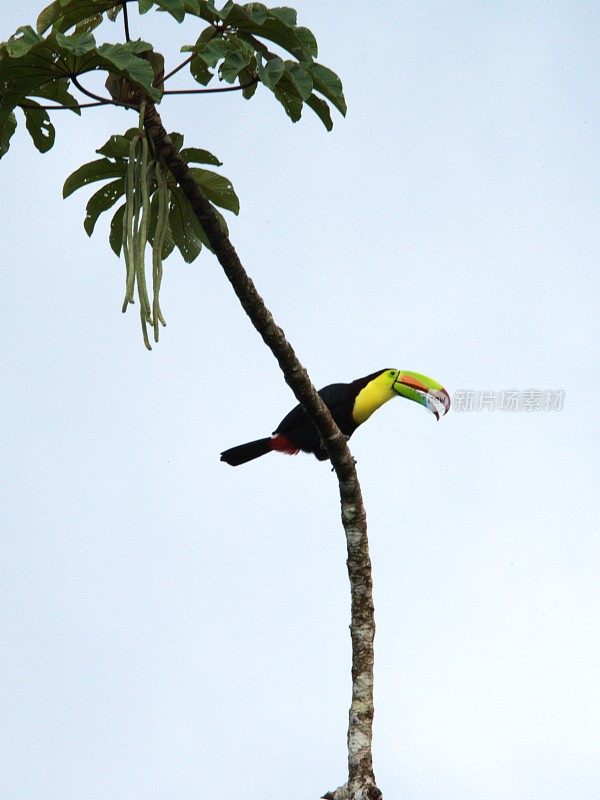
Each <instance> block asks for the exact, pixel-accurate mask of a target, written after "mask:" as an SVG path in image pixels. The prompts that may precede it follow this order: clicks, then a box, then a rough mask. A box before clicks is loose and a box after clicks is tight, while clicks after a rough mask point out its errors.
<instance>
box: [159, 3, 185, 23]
mask: <svg viewBox="0 0 600 800" xmlns="http://www.w3.org/2000/svg"><path fill="white" fill-rule="evenodd" d="M155 1H156V5H157V6H159V8H162V10H163V11H168V13H169V14H170V15H171V16H172V17H174V18H175V19H176V20H177V22H183V20H184V18H185V4H184V2H183V0H155Z"/></svg>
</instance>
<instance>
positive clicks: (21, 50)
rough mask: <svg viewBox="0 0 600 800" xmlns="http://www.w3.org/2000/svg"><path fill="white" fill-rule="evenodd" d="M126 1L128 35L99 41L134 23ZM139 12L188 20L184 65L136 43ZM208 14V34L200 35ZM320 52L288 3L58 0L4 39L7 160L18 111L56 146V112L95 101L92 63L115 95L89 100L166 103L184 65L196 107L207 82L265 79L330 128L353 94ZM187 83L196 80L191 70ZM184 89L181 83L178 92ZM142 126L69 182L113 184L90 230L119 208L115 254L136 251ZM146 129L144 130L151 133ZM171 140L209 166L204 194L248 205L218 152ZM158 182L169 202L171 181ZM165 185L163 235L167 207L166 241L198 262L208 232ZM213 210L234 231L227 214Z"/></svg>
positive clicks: (0, 54) (152, 191) (90, 206)
mask: <svg viewBox="0 0 600 800" xmlns="http://www.w3.org/2000/svg"><path fill="white" fill-rule="evenodd" d="M125 4H126V5H127V10H128V15H127V19H128V24H127V25H124V26H123V28H124V30H125V31H126V32H127V36H123V38H126V39H127V40H126V41H122V42H112V43H102V44H100V43H98V42H97V41H96V34H97V33H98V31H97V29H98V27H99V26H100V25H101V23H103V22H104V21H105V20H107V21H110V22H113V23H115V22H120V21H121V20H123V21H125V14H124V7H125ZM134 9H135V10H137V12H138V13H139V14H145V13H147V12H148V11H150V10H154V11H158V12H162V13H163V14H164V16H165V20H167V19H168V18H169V17H170V18H172V19H173V20H176V21H177V22H179V23H181V22H183V21H184V20H186V18H187V19H190V18H191V19H190V21H192V22H194V23H195V24H194V25H193V27H194V29H195V31H196V33H195V34H194V35H195V37H196V38H195V40H194V41H192V42H190V43H188V44H184V45H183V46H182V47H181V52H182V53H183V55H182V56H180V59H181V63H180V64H178V65H177V66H175V67H171V69H170V71H169V70H168V68H166V67H165V59H164V56H163V54H161V53H158V52H155V51H154V49H153V46H152V44H151V43H149V42H145V41H142V40H140V39H137V40H130V35H129V31H130V30H133V25H132V23H133V20H134V17H133V16H132V14H131V13H130V12H131V11H133V10H134ZM199 22H200V23H201V26H200V31H201V32H200V34H199V35H197V30H198V23H199ZM115 29H116V28H115ZM119 29H120V26H119ZM102 30H104V28H103V29H102ZM317 55H318V47H317V42H316V39H315V37H314V35H313V34H312V32H311V31H310V30H309V29H308V28H306V27H303V26H301V25H298V21H297V16H296V12H295V10H294V9H292V8H288V7H285V6H280V7H275V8H268V7H267V6H266V5H264V4H262V3H245V4H239V3H234V2H232V0H228V1H227V2H225V4H224V5H223V6H222V7H221V8H217V6H216V5H215V0H119V2H115V0H54V1H53V2H51V3H50V4H49V5H48V6H46V7H45V8H43V10H42V11H41V12H40V14H39V16H38V19H37V23H36V28H35V30H34V28H32V27H30V26H23V27H20V28H18V30H17V31H16V33H14V34H13V35H12V36H11V37H10V38H9V39H8V40H7V41H6V42H0V158H2V157H3V156H4V155H6V153H7V152H8V150H9V147H10V142H11V139H12V136H13V135H14V134H15V132H16V130H17V124H18V122H19V119H20V115H21V114H22V115H23V117H24V121H25V126H26V129H27V131H28V133H29V135H30V136H31V139H32V141H33V144H34V145H35V147H36V148H37V149H38V150H39V151H40V152H42V153H45V152H47V151H48V150H50V149H51V148H52V146H53V145H54V140H55V129H54V126H53V124H52V122H51V119H50V113H52V109H53V108H60V109H61V110H62V109H66V110H71V111H72V112H73V113H75V114H81V110H82V108H83V107H84V104H85V103H87V104H90V103H89V99H90V98H89V97H87V96H85V97H84V98H83V101H82V100H81V97H80V94H81V93H83V95H87V94H89V92H88V90H87V89H86V88H85V77H84V76H85V75H86V74H88V73H92V72H93V73H98V72H100V73H104V74H105V75H106V87H107V93H106V95H105V96H104V98H99V99H98V98H96V95H94V94H92V98H96V99H97V100H98V102H93V103H91V105H98V104H102V103H107V104H108V103H117V104H119V103H120V104H121V105H124V106H125V107H128V108H132V109H133V110H135V111H136V112H137V111H138V110H139V106H140V104H142V101H144V103H147V102H149V103H154V104H158V103H160V102H161V100H163V99H164V98H165V96H167V95H168V94H169V92H171V91H173V90H172V89H171V82H170V81H171V79H172V78H173V76H177V77H176V80H178V81H179V79H180V78H181V77H182V76H184V74H185V73H184V70H183V68H184V67H186V68H187V73H188V75H189V76H190V77H191V79H192V86H191V88H184V90H183V91H184V92H189V93H190V101H189V102H190V106H191V107H192V106H195V105H196V104H200V103H201V102H202V99H201V94H202V92H204V91H219V90H221V91H223V90H229V89H234V88H237V89H239V90H240V94H242V96H243V97H244V98H246V99H247V100H250V99H251V98H252V97H253V96H254V94H255V93H256V91H257V89H258V88H259V87H260V86H263V87H265V88H266V89H267V90H269V91H270V92H271V93H272V94H273V96H274V97H275V99H276V100H277V101H278V103H279V104H280V105H281V107H282V108H283V109H284V110H285V113H286V114H287V116H288V117H289V118H290V119H291V120H292V121H293V122H297V121H298V120H299V119H300V117H301V115H302V111H303V109H304V105H305V104H306V105H307V106H308V107H309V108H310V109H311V110H312V111H313V112H314V113H315V114H316V115H317V116H318V118H319V119H320V120H321V122H322V123H323V124H324V125H325V127H326V128H327V130H331V128H332V126H333V121H332V117H331V107H332V106H333V107H334V108H336V109H337V110H338V111H339V112H340V113H341V114H343V115H344V114H345V113H346V102H345V99H344V94H343V90H342V84H341V81H340V79H339V78H338V76H337V75H336V74H335V73H334V72H333V71H332V70H330V69H329V68H328V67H325V66H324V65H322V64H320V63H319V62H318V61H317V60H316V59H317ZM187 82H188V85H189V83H190V80H189V78H188V81H187ZM217 82H218V84H217ZM209 84H212V85H211V87H210V88H208V86H209ZM215 84H217V86H216V87H215ZM198 85H199V86H200V87H202V88H198ZM181 91H182V90H181V89H180V88H179V86H178V87H177V93H180V92H181ZM78 93H79V94H78ZM80 104H81V105H80ZM137 131H138V129H135V128H132V129H130V130H128V131H126V132H125V133H124V134H118V135H115V136H112V137H111V138H110V139H109V141H108V142H106V144H105V145H104V146H103V147H101V148H100V149H99V150H98V151H97V152H98V154H99V155H100V156H102V158H100V159H96V160H94V161H91V162H90V163H88V164H84V165H83V166H81V167H79V168H78V169H77V170H75V172H73V174H72V175H70V176H69V178H67V181H66V182H65V185H64V191H63V194H64V196H65V197H67V196H68V195H69V194H71V193H72V192H73V191H75V190H76V189H78V188H81V187H83V186H86V185H88V184H91V183H94V182H99V181H103V182H104V181H106V183H105V185H104V186H102V187H101V188H100V189H98V190H97V191H95V192H94V194H93V195H92V197H91V198H90V199H89V201H88V203H87V208H86V217H85V221H84V226H85V230H86V232H87V233H88V235H91V233H92V232H93V230H94V227H95V225H96V222H97V220H98V218H99V216H100V215H101V214H102V213H104V212H107V211H109V210H111V209H113V208H114V206H115V205H116V206H117V208H116V211H115V212H114V213H113V216H112V221H111V225H110V235H109V241H110V245H111V247H112V249H113V250H114V252H115V253H117V255H118V254H119V253H120V252H121V251H122V250H125V251H126V250H127V248H126V247H125V248H124V246H123V245H124V242H123V237H124V217H126V215H125V209H126V205H127V196H128V195H127V187H128V185H129V184H128V183H127V179H126V176H127V175H128V168H129V166H130V165H129V160H130V149H129V146H130V144H131V143H132V141H133V138H134V137H135V136H136V135H137V133H136V132H137ZM140 135H142V137H143V132H142V134H140ZM171 137H172V140H173V142H174V144H175V147H176V148H177V149H178V150H180V151H181V156H182V157H183V159H184V160H186V161H187V162H188V164H192V165H197V164H200V165H201V166H192V167H191V171H192V174H193V176H194V178H195V179H196V181H197V182H198V183H199V184H200V186H201V188H202V190H203V192H204V194H205V195H206V197H207V199H208V200H209V201H210V202H211V203H212V204H213V205H214V206H219V207H220V208H222V209H225V210H228V211H232V212H233V213H235V214H237V213H238V211H239V202H238V198H237V196H236V194H235V191H234V190H233V186H232V185H231V183H230V181H229V180H228V179H227V178H225V177H223V176H222V175H219V174H218V173H216V172H214V171H212V170H208V169H206V165H209V166H210V165H212V166H221V163H220V161H219V160H218V159H217V158H216V157H215V156H213V155H212V154H211V153H208V152H207V151H206V150H203V149H201V148H198V147H187V148H183V149H182V147H183V136H182V135H181V134H178V133H174V134H171ZM156 174H158V173H157V172H156V165H155V168H154V173H152V172H151V171H149V172H148V176H149V177H148V183H147V186H146V187H145V188H147V189H148V192H149V197H150V207H149V222H148V230H147V233H148V239H147V241H149V242H150V243H151V244H153V242H154V238H155V233H156V228H157V217H158V205H159V203H158V195H159V192H157V185H156V179H155V178H152V175H156ZM161 175H162V172H161ZM161 180H162V178H161ZM153 181H154V182H153ZM161 186H162V187H163V190H162V194H161V195H160V196H161V197H163V200H164V197H165V196H166V195H165V194H164V183H163V184H161ZM166 186H167V191H168V198H169V199H168V222H167V223H166V234H165V221H164V220H165V216H164V205H163V206H162V208H163V212H161V216H160V220H161V221H160V226H159V227H160V235H159V236H158V237H157V241H158V242H159V245H158V248H157V250H160V251H161V256H162V258H166V257H168V256H169V255H170V254H171V253H172V252H173V251H174V250H175V248H177V249H178V250H179V252H180V253H181V255H182V256H183V258H184V259H185V260H186V261H188V262H190V261H193V260H194V259H195V258H196V257H197V256H198V254H199V252H200V250H201V248H202V245H206V246H207V247H208V246H209V244H208V240H207V237H206V235H205V232H204V230H203V229H202V226H201V225H200V223H199V221H198V219H197V217H196V215H195V214H194V213H193V211H192V209H191V207H190V204H189V202H188V200H187V199H186V197H185V196H184V194H183V192H182V191H181V190H180V189H179V187H178V186H177V185H176V183H175V181H174V179H173V178H171V177H169V180H168V181H167V182H166ZM119 200H122V202H121V203H120V204H119ZM214 210H215V212H216V213H217V216H218V218H219V220H220V222H221V224H222V226H223V228H224V230H227V227H226V223H225V220H224V219H223V217H222V216H221V214H220V213H219V212H218V211H217V209H216V208H215V209H214ZM125 227H126V226H125ZM161 243H162V247H161Z"/></svg>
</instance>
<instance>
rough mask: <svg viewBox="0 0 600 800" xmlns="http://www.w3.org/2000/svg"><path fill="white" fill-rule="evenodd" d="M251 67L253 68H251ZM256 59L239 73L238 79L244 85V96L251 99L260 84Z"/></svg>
mask: <svg viewBox="0 0 600 800" xmlns="http://www.w3.org/2000/svg"><path fill="white" fill-rule="evenodd" d="M251 67H252V68H253V69H251ZM256 69H257V67H256V61H254V60H253V61H252V62H251V63H250V65H249V66H248V67H244V69H243V70H242V71H241V72H240V74H239V75H238V80H239V82H240V85H241V86H244V88H243V89H242V96H243V97H245V98H246V100H249V99H250V98H251V97H252V95H253V94H254V92H255V91H256V87H257V86H258V81H257V80H256Z"/></svg>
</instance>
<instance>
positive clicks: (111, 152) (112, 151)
mask: <svg viewBox="0 0 600 800" xmlns="http://www.w3.org/2000/svg"><path fill="white" fill-rule="evenodd" d="M132 130H135V132H136V133H137V129H132ZM130 143H131V136H127V135H125V136H121V135H117V136H111V137H110V139H109V140H108V141H107V142H106V144H103V145H102V147H99V148H98V149H97V150H96V152H97V153H99V154H100V155H101V156H107V158H129V145H130Z"/></svg>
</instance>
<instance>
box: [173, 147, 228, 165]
mask: <svg viewBox="0 0 600 800" xmlns="http://www.w3.org/2000/svg"><path fill="white" fill-rule="evenodd" d="M179 155H180V156H181V157H182V158H183V160H184V161H186V162H187V163H188V164H190V163H195V164H212V165H213V166H215V167H222V166H223V162H222V161H219V159H218V158H217V157H216V156H213V154H212V153H209V152H208V150H201V149H200V148H199V147H184V149H183V150H180V151H179Z"/></svg>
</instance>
